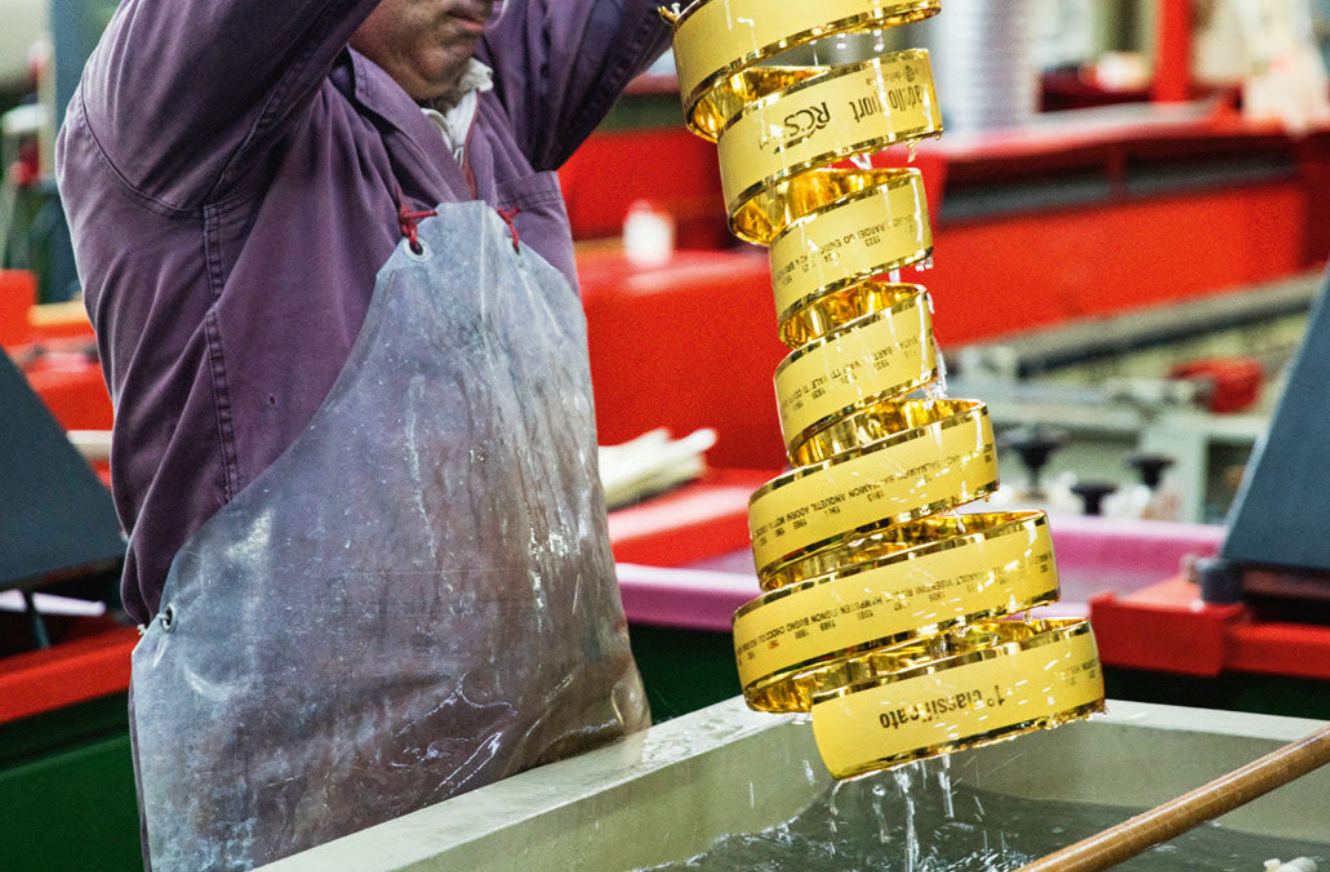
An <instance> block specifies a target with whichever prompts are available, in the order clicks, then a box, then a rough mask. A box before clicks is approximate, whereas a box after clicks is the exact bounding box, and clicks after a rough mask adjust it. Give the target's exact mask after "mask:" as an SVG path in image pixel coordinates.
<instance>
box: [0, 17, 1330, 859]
mask: <svg viewBox="0 0 1330 872" xmlns="http://www.w3.org/2000/svg"><path fill="white" fill-rule="evenodd" d="M114 8H115V3H114V2H112V0H0V169H2V170H3V180H2V182H3V183H2V184H0V347H3V350H4V351H5V354H4V355H0V445H3V456H0V810H3V813H2V814H0V845H7V846H9V847H8V848H0V869H5V870H8V872H26V870H36V869H64V868H70V869H73V868H97V869H105V870H111V872H119V870H131V869H135V868H141V865H138V864H140V862H141V861H140V857H139V848H138V829H137V827H138V824H137V818H136V813H135V805H134V783H133V772H132V766H131V761H130V758H129V741H128V738H127V732H126V731H127V722H126V716H125V703H126V689H127V684H128V675H129V671H128V653H129V651H130V650H131V649H132V648H133V646H134V644H135V642H136V641H137V638H138V633H137V631H136V629H135V628H134V627H132V626H129V625H127V623H126V622H125V621H124V619H123V616H122V615H121V614H120V613H119V612H118V602H117V593H116V580H117V578H118V574H119V570H120V560H121V554H122V552H123V538H122V537H121V532H120V530H119V525H118V522H117V521H116V518H115V514H114V510H113V508H112V507H111V503H110V498H109V495H108V493H107V488H108V487H109V483H110V475H111V470H110V468H109V464H108V458H109V430H110V428H111V423H112V420H113V410H112V404H111V400H110V397H109V396H108V394H107V391H106V387H105V382H104V380H103V375H102V370H101V367H100V362H99V360H98V357H97V349H96V344H95V341H94V339H93V336H92V330H91V327H90V326H89V324H88V320H87V316H86V313H85V312H84V310H83V307H82V303H81V301H80V299H79V281H78V276H77V273H76V270H75V268H74V263H73V253H72V246H71V243H70V239H69V233H68V229H67V227H66V224H65V219H64V216H63V213H62V211H61V207H60V201H59V194H58V192H57V190H56V185H55V180H54V178H53V175H52V166H53V141H54V131H55V130H56V129H57V126H58V124H59V122H60V120H61V118H62V115H63V106H64V105H65V104H66V103H67V101H68V100H69V98H70V96H71V94H72V93H73V88H74V86H75V85H76V83H77V80H78V76H79V73H80V70H81V68H82V64H83V61H84V59H85V58H86V56H87V54H88V52H89V51H91V49H92V47H93V46H94V45H95V44H96V40H97V38H98V35H99V33H100V32H101V29H102V28H103V27H104V26H105V24H106V22H107V21H108V20H109V19H110V16H111V15H112V13H113V11H114ZM997 45H1001V46H1002V47H1003V50H1002V51H995V50H994V48H995V46H997ZM918 46H922V47H926V48H928V49H930V51H931V52H932V53H933V56H934V66H935V70H936V74H937V80H938V89H939V92H940V93H941V95H942V107H943V114H944V119H945V123H946V127H947V135H946V136H945V137H944V138H942V139H941V140H938V141H933V142H926V143H923V144H921V145H920V146H919V147H918V148H917V151H916V150H911V152H910V154H909V160H910V161H911V162H912V164H913V166H915V167H917V168H918V169H919V170H920V171H921V172H922V174H923V177H924V182H925V186H926V190H927V194H928V205H929V209H930V211H931V213H932V215H933V220H934V257H933V259H932V260H931V261H930V262H928V263H927V264H924V265H922V266H921V267H919V268H918V269H917V270H916V269H915V268H913V267H912V268H910V269H908V270H906V271H905V275H904V280H905V281H912V280H918V281H920V282H922V283H925V284H927V286H928V288H929V290H930V292H931V294H932V296H933V298H934V299H935V300H937V301H939V303H940V305H939V306H938V307H937V311H936V313H935V316H934V325H935V329H936V335H937V338H938V341H939V343H940V346H941V349H942V351H943V354H944V356H945V361H946V371H947V379H948V387H949V390H950V392H951V393H952V394H953V395H960V396H975V397H982V398H983V399H984V401H985V402H987V403H988V405H989V407H990V410H991V414H992V418H993V422H994V425H995V427H996V429H997V431H998V436H999V441H1000V444H1002V445H1003V446H1005V449H1006V450H1005V451H1004V453H1003V454H1002V455H1001V464H1002V468H1001V472H1002V487H1001V489H1000V490H999V491H998V493H997V494H996V495H995V496H993V497H992V498H991V499H990V500H989V502H988V505H989V506H991V507H993V508H994V510H1006V509H1012V510H1015V509H1021V508H1040V509H1045V510H1047V511H1049V512H1050V514H1051V515H1052V516H1053V518H1054V520H1055V527H1054V535H1055V539H1056V544H1057V549H1058V557H1059V563H1060V566H1061V571H1062V578H1063V603H1061V604H1060V605H1058V606H1056V607H1054V609H1055V610H1061V611H1060V612H1059V613H1060V614H1065V615H1068V616H1088V617H1090V618H1091V619H1092V621H1093V624H1094V627H1095V630H1096V633H1097V635H1098V638H1099V645H1100V649H1101V653H1102V656H1103V660H1104V663H1105V666H1106V667H1107V680H1108V687H1109V695H1110V697H1112V698H1114V699H1123V700H1131V701H1139V702H1145V703H1165V704H1173V705H1187V706H1198V707H1202V708H1209V709H1224V710H1232V711H1241V712H1255V713H1263V714H1271V715H1284V716H1294V717H1300V718H1316V719H1330V626H1327V620H1328V619H1330V610H1328V609H1327V606H1326V604H1327V603H1330V582H1326V581H1325V580H1324V578H1323V577H1322V578H1317V577H1316V572H1318V571H1319V572H1321V573H1322V574H1323V573H1324V572H1325V571H1330V562H1327V563H1324V564H1318V563H1317V561H1318V560H1319V555H1318V554H1314V553H1312V554H1304V556H1302V557H1300V558H1299V559H1298V561H1294V563H1295V565H1294V567H1293V569H1294V570H1296V571H1294V572H1293V573H1292V576H1293V580H1290V574H1289V573H1288V572H1283V573H1282V574H1281V572H1282V570H1281V571H1272V572H1271V573H1267V575H1270V576H1277V577H1275V579H1274V580H1273V581H1271V580H1270V579H1269V578H1267V577H1265V576H1263V577H1262V578H1263V579H1264V580H1263V581H1261V582H1260V584H1255V583H1253V584H1254V587H1253V584H1247V583H1246V582H1244V581H1242V580H1241V579H1239V580H1236V581H1235V580H1233V578H1232V577H1231V575H1230V576H1225V575H1224V573H1223V567H1221V568H1220V569H1219V570H1215V569H1214V567H1213V566H1212V565H1210V566H1209V568H1210V569H1211V570H1213V571H1214V572H1215V573H1216V575H1213V576H1209V577H1207V576H1205V570H1206V568H1207V565H1209V564H1211V563H1212V561H1213V559H1214V558H1216V557H1217V556H1218V555H1220V554H1221V552H1222V553H1224V556H1225V557H1227V558H1231V559H1236V560H1237V562H1238V563H1239V564H1244V565H1245V564H1247V563H1251V564H1253V565H1256V564H1259V565H1261V566H1265V565H1267V564H1268V563H1269V562H1270V560H1268V559H1267V558H1268V556H1269V554H1268V553H1267V551H1263V550H1262V548H1263V547H1264V548H1266V549H1273V550H1275V551H1277V546H1279V547H1282V546H1283V545H1284V544H1285V543H1271V542H1270V541H1269V540H1268V537H1265V534H1262V543H1264V544H1261V543H1255V542H1253V541H1252V536H1255V534H1252V536H1249V537H1248V538H1247V539H1243V540H1241V541H1239V539H1238V538H1237V537H1236V536H1235V537H1234V538H1233V539H1229V533H1230V530H1231V529H1233V528H1234V524H1235V523H1237V522H1238V521H1239V520H1240V519H1243V518H1244V515H1245V516H1246V517H1247V519H1248V520H1247V523H1254V521H1251V520H1250V518H1251V517H1252V516H1255V515H1260V516H1263V517H1268V516H1270V515H1271V514H1272V513H1273V514H1278V513H1294V512H1302V511H1303V510H1306V511H1307V512H1309V513H1310V514H1311V516H1312V519H1313V520H1314V519H1316V518H1319V519H1322V520H1326V519H1330V510H1327V509H1326V508H1325V507H1324V506H1319V507H1318V506H1291V505H1280V504H1279V503H1278V501H1277V500H1271V499H1269V498H1268V494H1267V493H1266V490H1268V489H1264V490H1263V489H1262V487H1261V485H1260V483H1259V482H1258V483H1257V484H1252V479H1253V478H1254V472H1255V464H1254V462H1253V458H1254V457H1255V456H1257V454H1256V453H1257V452H1258V451H1259V449H1260V447H1261V446H1262V445H1265V444H1266V442H1267V441H1268V442H1269V447H1270V450H1269V451H1267V457H1266V458H1265V460H1264V465H1265V467H1267V468H1268V469H1276V468H1278V467H1280V466H1281V464H1284V463H1285V460H1284V457H1285V454H1283V453H1280V452H1283V451H1287V452H1288V456H1289V457H1292V456H1293V454H1294V452H1293V448H1292V447H1291V446H1288V445H1286V444H1285V443H1290V442H1292V443H1298V442H1311V443H1319V444H1326V442H1327V441H1330V433H1328V432H1324V431H1317V430H1316V429H1315V427H1316V426H1317V425H1318V423H1326V422H1325V421H1324V420H1323V418H1324V416H1318V415H1317V414H1314V413H1312V412H1309V411H1306V410H1305V409H1304V408H1303V407H1304V406H1306V405H1308V404H1316V403H1319V404H1321V405H1324V403H1325V400H1324V392H1323V390H1322V392H1321V395H1320V397H1319V398H1318V397H1315V392H1314V389H1313V391H1312V396H1310V397H1305V398H1304V402H1302V403H1298V402H1293V401H1290V400H1289V399H1288V398H1287V396H1286V394H1288V393H1289V392H1288V391H1286V387H1287V386H1288V384H1289V383H1290V379H1291V378H1296V377H1300V378H1301V379H1302V381H1300V382H1298V384H1303V385H1315V384H1316V382H1315V372H1316V369H1315V367H1316V366H1317V365H1318V363H1319V362H1320V359H1321V358H1324V357H1325V356H1326V352H1325V351H1324V350H1323V349H1318V348H1315V347H1311V346H1306V347H1305V340H1306V338H1307V335H1308V329H1309V323H1310V322H1311V317H1312V315H1313V313H1314V312H1315V311H1316V306H1317V303H1318V300H1320V299H1321V297H1322V296H1323V294H1324V293H1325V275H1324V273H1325V266H1326V260H1327V257H1328V256H1330V80H1328V79H1327V74H1326V69H1327V64H1330V0H950V2H949V4H948V6H947V10H946V14H944V15H941V16H939V17H937V18H936V19H933V20H930V21H927V22H921V23H918V24H914V25H908V26H905V27H901V28H895V29H892V30H890V31H888V32H886V33H883V34H872V33H867V34H860V35H855V36H853V37H850V38H841V39H839V40H830V41H825V42H824V43H820V44H818V45H817V46H815V47H810V48H805V49H803V50H801V51H803V52H804V57H805V60H806V61H808V62H813V61H816V62H817V63H820V64H834V63H844V62H849V61H853V60H856V59H859V58H863V57H867V56H869V55H871V54H873V53H880V51H881V50H882V49H883V47H885V48H888V49H890V48H906V47H918ZM560 181H561V185H562V188H563V193H564V196H565V199H566V201H567V206H568V211H569V216H570V218H571V222H572V227H573V233H574V238H575V241H576V243H577V256H578V271H579V276H580V280H581V284H582V298H583V304H584V309H585V312H586V315H587V321H588V330H589V343H590V353H591V365H592V377H593V382H594V385H595V392H596V406H597V425H598V428H599V433H600V443H601V445H602V454H601V457H602V477H603V479H604V481H605V486H606V490H607V494H608V496H609V500H610V503H611V509H612V511H611V514H610V531H611V536H612V539H613V542H614V549H615V557H616V560H617V562H618V563H619V567H620V569H619V576H620V583H621V586H622V590H623V595H624V602H625V607H626V609H627V612H628V618H629V622H630V627H631V631H632V638H633V645H634V652H635V654H636V656H637V658H638V661H639V664H640V666H641V668H642V671H643V673H644V677H645V680H646V685H647V690H648V693H649V695H650V697H651V702H652V708H653V711H654V714H655V717H656V720H657V721H658V722H660V721H668V720H670V719H672V718H676V717H682V716H685V715H687V714H689V713H691V712H694V711H696V710H698V709H701V708H703V707H704V706H708V705H711V704H714V703H717V702H720V701H722V700H726V699H729V698H732V697H734V696H736V695H737V694H739V692H740V687H739V685H738V678H737V676H736V674H735V671H734V659H733V650H732V647H731V639H730V635H729V627H730V618H731V615H732V613H733V611H734V609H735V608H737V607H738V606H740V605H742V603H743V602H745V601H746V600H747V599H749V598H751V597H752V596H753V595H754V593H755V591H756V579H755V577H754V568H753V564H752V557H751V554H750V552H749V551H748V526H747V508H748V500H749V496H750V494H751V493H752V492H753V491H754V490H755V489H756V488H758V487H760V486H761V485H762V484H763V483H764V482H765V481H767V480H768V479H770V478H771V477H772V475H773V474H774V473H777V472H779V471H780V470H782V469H784V468H785V467H786V465H787V460H786V454H785V445H784V444H783V441H782V439H781V436H780V432H781V431H780V426H779V422H778V419H777V407H776V403H775V400H774V396H773V391H772V385H771V373H772V371H773V370H774V369H775V367H776V366H777V364H779V363H780V361H781V360H782V358H784V357H785V355H786V354H787V353H788V349H786V348H785V347H784V346H782V345H781V344H780V343H779V342H778V341H777V339H776V338H775V337H776V333H775V312H774V310H773V309H772V307H771V302H770V268H769V265H768V261H767V258H766V257H765V255H764V253H762V252H760V251H758V250H756V249H754V248H752V247H749V246H746V245H742V244H740V243H738V242H736V241H735V240H734V239H733V238H732V237H731V236H730V235H729V233H728V228H727V226H726V222H725V204H724V202H723V199H722V194H721V186H720V180H719V177H718V175H717V170H716V158H715V149H714V148H713V147H712V145H711V144H709V143H706V142H703V141H701V140H700V139H697V138H696V137H693V136H691V135H690V134H689V133H688V132H687V131H686V130H685V129H684V127H683V125H682V123H681V113H680V108H679V94H678V87H677V79H676V77H675V71H674V65H673V60H672V58H671V57H670V56H669V55H667V56H666V57H665V58H663V59H662V61H661V62H660V63H658V64H657V65H656V66H655V67H653V68H652V70H651V71H649V72H648V73H647V74H646V75H644V76H642V77H641V78H639V79H638V80H637V81H636V82H634V84H633V85H632V87H631V88H630V89H629V92H628V93H627V94H625V95H624V96H623V97H622V98H621V100H620V102H619V103H618V104H617V105H616V107H615V108H614V110H613V111H612V112H611V114H610V116H609V117H608V119H607V120H606V121H605V123H604V124H603V125H602V127H601V128H600V129H599V130H598V131H597V132H596V133H595V134H594V135H593V136H592V138H591V139H590V140H589V141H588V142H587V143H586V144H585V146H583V147H582V148H581V149H580V150H579V151H578V153H577V154H576V155H575V156H574V157H573V158H572V160H571V161H570V162H569V163H568V164H567V165H566V166H565V167H564V168H563V169H562V170H561V172H560ZM943 301H944V303H943ZM1326 338H1327V340H1328V341H1330V328H1327V333H1326ZM1295 366H1301V367H1302V370H1301V371H1299V370H1296V369H1295ZM1295 372H1297V373H1298V375H1297V376H1296V377H1294V376H1291V373H1295ZM1308 379H1310V381H1308ZM1281 403H1282V404H1283V405H1282V406H1281ZM1275 420H1280V421H1284V422H1286V423H1285V425H1284V429H1283V430H1282V431H1281V432H1280V433H1278V434H1276V436H1278V437H1280V438H1274V437H1272V436H1271V432H1272V430H1271V428H1272V422H1273V421H1275ZM1295 423H1296V428H1298V429H1295ZM1288 462H1291V461H1288ZM1324 471H1330V470H1324ZM1263 472H1265V474H1266V476H1267V480H1269V476H1272V475H1274V472H1269V471H1265V470H1263ZM1286 474H1287V475H1288V476H1290V477H1297V476H1298V475H1304V476H1314V475H1317V474H1318V470H1317V469H1307V470H1298V469H1295V468H1290V469H1288V470H1287V471H1286ZM1244 499H1245V500H1246V501H1247V502H1246V504H1245V505H1244ZM1306 523H1308V524H1310V523H1312V521H1310V520H1309V521H1307V522H1306ZM1262 529H1264V528H1262ZM1301 529H1302V528H1297V529H1295V530H1290V531H1289V532H1288V535H1289V536H1290V537H1293V536H1301V535H1302V533H1301ZM1226 541H1227V542H1228V545H1227V546H1226ZM1243 549H1246V550H1243ZM1305 550H1306V549H1304V551H1305ZM1311 551H1313V552H1314V551H1316V549H1311ZM1300 553H1302V552H1300ZM1247 558H1250V559H1247ZM1230 568H1231V567H1230ZM1308 578H1311V579H1312V580H1311V581H1308V580H1307V579H1308ZM1225 585H1227V587H1226V586H1225ZM1261 585H1265V586H1264V587H1262V586H1261ZM1256 588H1259V590H1257V589H1256ZM701 589H704V590H705V591H706V593H705V596H699V594H698V593H697V592H698V590H701ZM699 602H700V603H702V604H701V605H699ZM1327 836H1330V833H1327ZM89 852H92V853H94V854H95V855H96V856H97V857H98V858H99V859H98V865H96V866H95V867H91V866H80V865H78V864H79V862H81V861H80V860H79V859H77V858H86V857H87V856H89V855H90V854H89Z"/></svg>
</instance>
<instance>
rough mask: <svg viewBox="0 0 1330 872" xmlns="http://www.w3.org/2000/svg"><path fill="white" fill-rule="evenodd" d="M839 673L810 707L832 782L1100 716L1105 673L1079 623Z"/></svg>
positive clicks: (892, 654) (896, 652)
mask: <svg viewBox="0 0 1330 872" xmlns="http://www.w3.org/2000/svg"><path fill="white" fill-rule="evenodd" d="M939 649H941V653H943V654H944V655H945V656H942V657H938V654H939V653H940V652H939ZM837 671H838V672H839V674H829V675H827V676H826V678H825V682H826V684H828V685H831V686H833V687H834V689H830V690H827V691H824V692H820V693H818V694H816V695H815V696H814V697H813V700H812V711H813V735H814V737H815V738H816V740H817V746H818V750H819V752H821V754H822V760H823V762H824V763H826V765H827V768H828V769H829V770H830V771H831V774H832V775H834V776H835V777H837V778H848V777H850V776H853V775H857V774H861V773H864V772H869V771H872V770H876V769H884V768H888V767H890V766H896V765H899V764H901V763H908V762H910V761H911V760H918V759H920V758H923V757H931V756H934V755H937V754H946V753H952V752H954V751H959V750H963V749H966V748H974V747H978V746H980V745H986V744H990V743H992V742H995V741H999V740H1001V739H1007V738H1011V737H1012V736H1016V735H1019V734H1021V733H1026V732H1030V731H1033V730H1036V729H1043V728H1047V727H1051V726H1057V725H1058V724H1062V723H1066V722H1068V721H1072V720H1077V719H1080V718H1084V717H1087V716H1089V715H1090V714H1093V713H1095V712H1099V711H1102V710H1103V699H1104V682H1103V673H1102V669H1101V668H1100V665H1099V653H1098V650H1097V648H1096V647H1095V642H1094V635H1093V633H1091V631H1090V625H1089V623H1088V622H1086V621H1031V622H1028V623H1025V622H1020V621H1006V622H1001V623H994V624H979V625H975V626H972V627H968V628H966V629H964V630H962V631H959V632H957V633H956V634H954V635H948V636H942V637H937V638H936V639H935V640H930V641H927V642H922V643H920V644H919V645H917V646H915V647H914V648H913V649H910V648H898V649H893V650H892V651H887V652H880V653H874V654H868V655H864V656H862V657H859V658H856V659H851V660H848V661H846V662H845V663H843V664H841V665H840V667H839V669H838V670H837Z"/></svg>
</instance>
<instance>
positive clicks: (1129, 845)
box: [1017, 727, 1330, 872]
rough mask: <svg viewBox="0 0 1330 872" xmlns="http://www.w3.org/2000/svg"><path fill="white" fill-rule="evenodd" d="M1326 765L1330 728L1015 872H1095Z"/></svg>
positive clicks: (1329, 754)
mask: <svg viewBox="0 0 1330 872" xmlns="http://www.w3.org/2000/svg"><path fill="white" fill-rule="evenodd" d="M1326 763H1330V727H1325V728H1324V729H1321V730H1317V731H1316V732H1315V733H1312V734H1311V735H1310V736H1307V737H1305V738H1303V739H1299V740H1298V741H1296V742H1293V743H1292V744H1290V745H1285V746H1284V747H1283V748H1280V749H1279V750H1278V751H1273V752H1271V753H1269V754H1267V755H1265V756H1264V757H1262V758H1261V759H1259V760H1257V761H1255V762H1254V763H1248V764H1247V765H1246V766H1243V767H1242V768H1241V769H1237V770H1235V771H1233V772H1230V773H1229V774H1227V775H1224V776H1222V777H1220V778H1216V779H1215V780H1214V781H1211V782H1210V783H1209V784H1207V785H1205V786H1204V787H1199V788H1197V789H1196V790H1193V791H1192V792H1191V793H1188V794H1186V795H1184V796H1180V797H1178V798H1177V799H1174V800H1171V801H1169V802H1166V803H1164V804H1163V805H1161V806H1159V807H1158V808H1155V809H1152V810H1150V811H1147V812H1144V813H1142V814H1138V815H1136V817H1134V818H1132V819H1131V820H1129V821H1126V822H1125V823H1121V824H1118V825H1117V826H1115V827H1111V828H1110V829H1107V830H1104V831H1103V832H1102V833H1100V834H1099V835H1097V836H1091V837H1090V838H1088V839H1084V840H1082V841H1080V842H1077V843H1076V844H1074V845H1072V846H1070V847H1067V848H1063V849H1062V850H1060V851H1057V852H1056V853H1053V854H1049V855H1048V856H1047V857H1045V858H1043V859H1042V860H1036V861H1035V862H1033V863H1030V864H1029V865H1027V866H1022V867H1021V868H1020V869H1019V870H1017V872H1098V870H1101V869H1108V868H1109V867H1111V866H1116V865H1117V864H1118V863H1121V862H1123V861H1125V860H1130V859H1131V858H1132V857H1135V856H1136V855H1137V854H1142V853H1144V852H1145V851H1147V850H1149V849H1150V848H1153V847H1154V846H1155V845H1158V844H1162V843H1163V842H1167V841H1168V840H1170V839H1174V838H1177V837H1178V836H1180V835H1182V834H1183V833H1185V832H1187V831H1188V830H1191V829H1193V828H1195V827H1198V826H1200V825H1201V824H1203V823H1205V822H1206V821H1209V820H1213V819H1214V818H1217V817H1219V816H1220V815H1223V814H1227V813H1228V812H1230V811H1232V810H1233V809H1235V808H1237V807H1238V806H1240V805H1246V804H1247V803H1249V802H1251V801H1252V800H1253V799H1256V798H1257V797H1260V796H1264V795H1265V794H1267V793H1269V792H1270V791H1272V790H1274V789H1276V788H1278V787H1283V786H1284V785H1285V784H1288V783H1289V782H1291V781H1295V780H1297V779H1298V778H1301V777H1302V776H1304V775H1306V774H1307V773H1308V772H1311V771H1313V770H1315V769H1317V768H1319V767H1321V766H1324V765H1325V764H1326Z"/></svg>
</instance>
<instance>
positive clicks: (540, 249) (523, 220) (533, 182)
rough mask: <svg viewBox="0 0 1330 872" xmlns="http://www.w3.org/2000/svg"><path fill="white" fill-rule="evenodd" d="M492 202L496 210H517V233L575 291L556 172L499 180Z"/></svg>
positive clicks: (570, 239)
mask: <svg viewBox="0 0 1330 872" xmlns="http://www.w3.org/2000/svg"><path fill="white" fill-rule="evenodd" d="M495 201H496V204H497V206H498V207H499V209H502V210H504V211H512V210H514V209H515V210H517V214H516V215H515V216H514V217H513V224H514V226H516V228H517V234H518V236H520V237H521V239H522V241H523V242H525V243H526V244H527V245H528V246H530V247H531V249H532V250H534V251H535V252H536V253H537V254H539V255H540V256H541V257H543V258H545V260H547V261H549V263H550V265H551V266H554V267H555V268H556V269H558V270H559V271H560V272H562V273H563V274H564V275H565V276H566V277H567V278H568V282H569V284H570V285H572V288H573V291H574V292H577V290H578V288H577V264H576V260H575V258H574V257H573V232H572V228H571V226H570V225H569V223H568V207H567V206H566V205H565V204H564V202H563V191H562V190H561V189H560V188H559V176H558V173H555V172H544V173H532V174H531V175H527V176H519V177H517V178H513V179H507V180H505V181H501V182H499V183H498V184H497V185H496V186H495Z"/></svg>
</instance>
